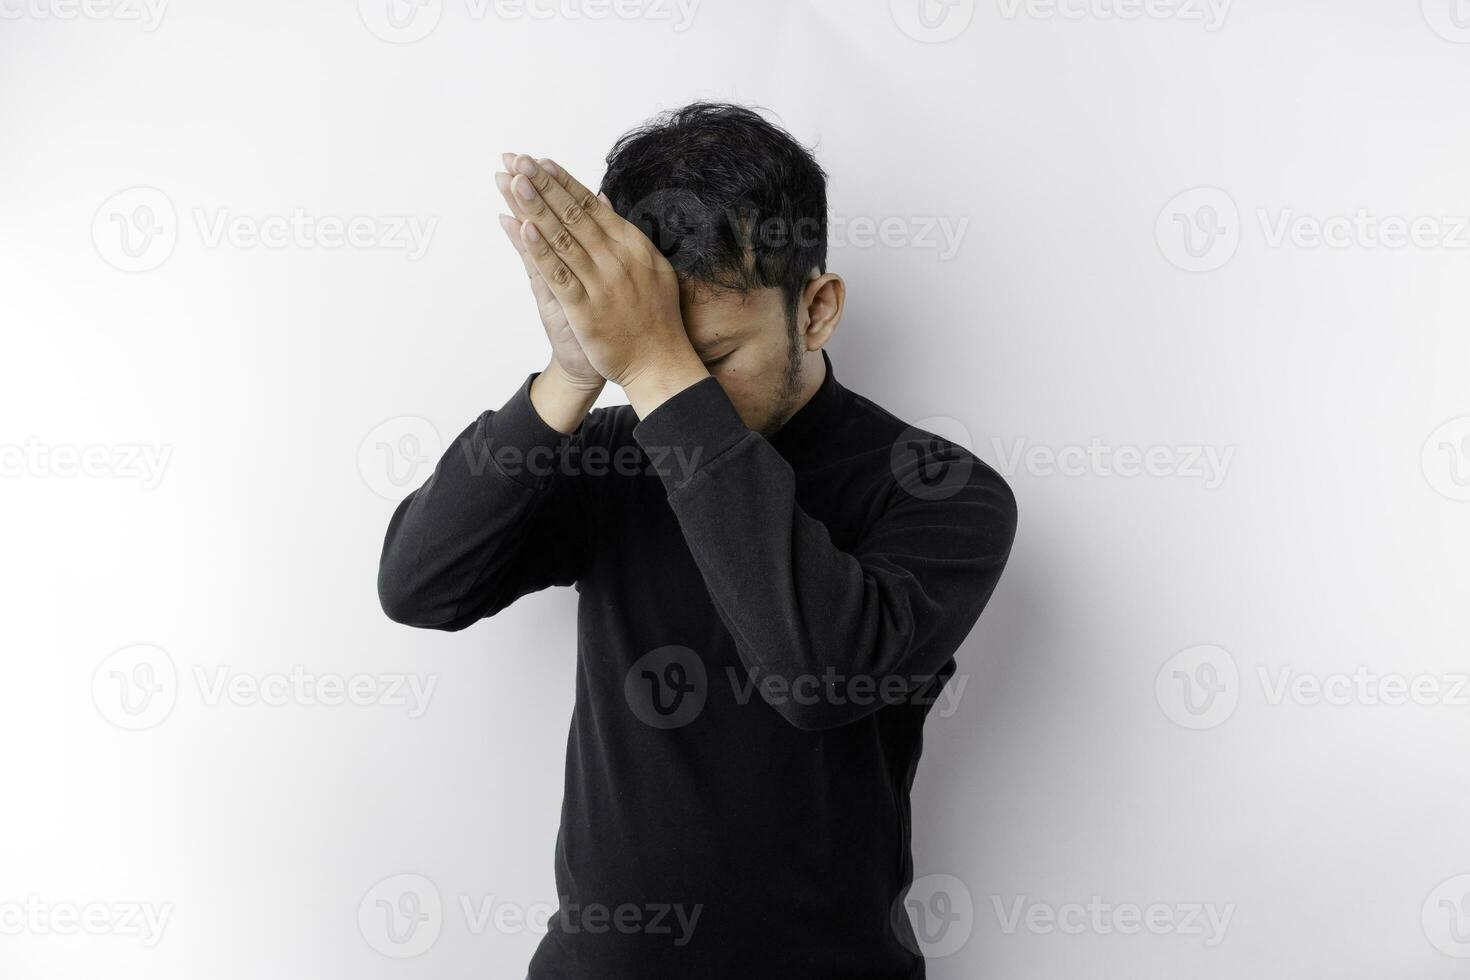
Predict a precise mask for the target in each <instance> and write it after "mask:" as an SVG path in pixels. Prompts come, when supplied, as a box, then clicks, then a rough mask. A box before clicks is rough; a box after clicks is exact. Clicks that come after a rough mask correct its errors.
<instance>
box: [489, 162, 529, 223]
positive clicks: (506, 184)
mask: <svg viewBox="0 0 1470 980" xmlns="http://www.w3.org/2000/svg"><path fill="white" fill-rule="evenodd" d="M495 186H496V188H497V189H499V191H500V196H501V197H503V198H505V206H506V207H508V208H510V213H511V214H512V215H513V216H514V217H515V219H516V224H517V225H520V223H521V222H522V221H525V220H526V218H527V215H526V212H525V211H524V210H523V209H522V208H521V201H520V198H518V197H516V195H515V192H514V191H512V190H511V175H510V174H503V173H497V174H496V175H495Z"/></svg>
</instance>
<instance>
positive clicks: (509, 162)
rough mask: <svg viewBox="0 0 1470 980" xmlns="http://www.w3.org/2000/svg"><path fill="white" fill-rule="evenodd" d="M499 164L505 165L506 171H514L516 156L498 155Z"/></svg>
mask: <svg viewBox="0 0 1470 980" xmlns="http://www.w3.org/2000/svg"><path fill="white" fill-rule="evenodd" d="M500 162H501V163H502V164H504V165H505V169H506V170H514V169H515V168H516V155H515V154H514V153H502V154H500Z"/></svg>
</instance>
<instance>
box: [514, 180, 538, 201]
mask: <svg viewBox="0 0 1470 980" xmlns="http://www.w3.org/2000/svg"><path fill="white" fill-rule="evenodd" d="M515 188H516V193H517V194H519V195H520V196H521V199H522V200H524V201H530V200H533V199H534V198H535V197H536V188H534V187H532V186H531V182H530V181H529V180H525V179H521V180H518V181H516V182H515Z"/></svg>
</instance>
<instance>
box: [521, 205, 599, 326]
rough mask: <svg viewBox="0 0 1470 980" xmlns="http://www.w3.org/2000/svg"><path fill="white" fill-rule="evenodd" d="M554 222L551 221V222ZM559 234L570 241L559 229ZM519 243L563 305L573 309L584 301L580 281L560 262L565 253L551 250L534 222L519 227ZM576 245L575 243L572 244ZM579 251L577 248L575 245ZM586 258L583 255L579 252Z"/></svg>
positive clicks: (585, 296)
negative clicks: (522, 245) (522, 244)
mask: <svg viewBox="0 0 1470 980" xmlns="http://www.w3.org/2000/svg"><path fill="white" fill-rule="evenodd" d="M553 220H554V219H553ZM561 233H562V234H563V235H564V236H565V237H566V238H571V235H570V234H567V233H566V229H565V228H562V229H561ZM521 241H522V242H523V243H524V244H525V246H526V253H527V254H528V255H529V256H530V259H531V261H532V262H533V263H534V264H535V266H536V271H537V272H539V273H541V278H542V279H545V280H546V284H547V285H548V286H550V287H551V291H552V292H553V293H555V294H556V298H557V299H559V300H561V302H562V305H563V306H576V305H578V304H580V303H581V302H582V301H583V300H584V299H586V298H587V290H586V288H585V287H584V286H583V285H582V280H580V279H578V278H577V275H576V273H575V272H573V271H572V269H571V267H570V266H569V265H567V263H566V262H564V261H562V256H563V255H564V254H565V253H563V252H561V251H558V250H557V249H555V248H553V247H552V245H551V243H550V242H549V241H548V240H547V238H546V236H545V235H543V234H542V233H541V231H540V229H539V227H538V226H537V224H536V222H535V220H534V219H533V220H528V221H526V222H525V223H523V224H522V225H521ZM572 244H573V245H576V242H575V240H573V242H572ZM576 247H577V248H579V249H580V248H581V246H580V245H577V246H576ZM582 254H583V255H586V253H585V252H583V253H582Z"/></svg>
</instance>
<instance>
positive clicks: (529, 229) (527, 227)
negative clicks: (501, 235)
mask: <svg viewBox="0 0 1470 980" xmlns="http://www.w3.org/2000/svg"><path fill="white" fill-rule="evenodd" d="M521 231H522V232H524V233H525V235H526V241H528V242H539V241H540V240H541V232H539V231H537V230H536V226H535V225H533V224H531V222H529V221H527V222H526V223H525V224H523V225H521Z"/></svg>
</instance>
